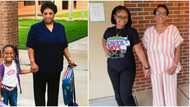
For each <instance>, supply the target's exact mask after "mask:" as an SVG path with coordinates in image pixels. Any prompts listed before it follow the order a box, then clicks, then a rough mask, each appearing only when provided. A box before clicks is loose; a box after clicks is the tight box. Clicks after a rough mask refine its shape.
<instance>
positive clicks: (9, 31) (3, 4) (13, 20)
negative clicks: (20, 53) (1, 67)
mask: <svg viewBox="0 0 190 107" xmlns="http://www.w3.org/2000/svg"><path fill="white" fill-rule="evenodd" d="M0 8H1V9H0V32H1V33H0V49H1V48H2V47H3V46H4V45H5V44H13V45H17V44H18V16H17V15H18V11H17V9H18V5H17V1H0Z"/></svg>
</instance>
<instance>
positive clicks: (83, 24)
mask: <svg viewBox="0 0 190 107" xmlns="http://www.w3.org/2000/svg"><path fill="white" fill-rule="evenodd" d="M39 21H41V20H34V19H19V48H20V49H26V46H25V45H26V39H27V34H28V31H29V28H30V26H31V25H32V24H34V23H37V22H39ZM56 21H57V22H59V23H61V24H63V25H64V26H65V30H66V35H67V39H68V42H73V41H76V40H78V39H80V38H83V37H86V36H87V35H88V21H87V20H75V21H65V20H56Z"/></svg>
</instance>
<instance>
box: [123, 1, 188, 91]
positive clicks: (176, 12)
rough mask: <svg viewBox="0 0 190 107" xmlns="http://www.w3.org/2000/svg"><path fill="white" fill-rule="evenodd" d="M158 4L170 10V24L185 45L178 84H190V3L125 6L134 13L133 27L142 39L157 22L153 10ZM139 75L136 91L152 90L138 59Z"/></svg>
mask: <svg viewBox="0 0 190 107" xmlns="http://www.w3.org/2000/svg"><path fill="white" fill-rule="evenodd" d="M158 4H166V5H167V6H168V8H169V12H170V14H169V20H168V22H169V23H170V24H174V25H176V26H177V27H178V29H179V31H180V33H181V35H182V37H183V38H184V43H183V44H182V47H181V57H180V58H181V64H182V71H181V73H180V74H179V75H178V84H185V83H189V63H188V62H189V57H188V55H189V38H188V37H189V31H188V30H189V16H188V13H189V7H188V6H189V3H188V1H182V2H179V1H165V2H164V1H160V2H158V1H156V2H155V1H125V2H124V5H125V6H126V7H127V8H129V10H130V11H131V13H132V20H133V26H134V27H135V28H136V29H137V30H138V32H139V34H140V37H142V36H143V33H144V31H145V29H146V28H147V27H149V26H151V25H153V24H154V23H155V22H154V20H153V10H154V8H155V7H156V6H157V5H158ZM136 60H137V75H136V80H135V85H134V89H136V90H137V91H138V90H144V89H146V88H148V89H149V88H151V85H150V80H145V79H144V75H143V72H142V70H141V68H142V65H141V64H140V62H139V60H138V59H137V57H136Z"/></svg>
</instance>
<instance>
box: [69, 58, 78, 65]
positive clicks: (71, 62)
mask: <svg viewBox="0 0 190 107" xmlns="http://www.w3.org/2000/svg"><path fill="white" fill-rule="evenodd" d="M68 63H69V65H70V66H71V67H76V66H77V64H76V63H75V62H74V60H73V59H70V60H69V61H68Z"/></svg>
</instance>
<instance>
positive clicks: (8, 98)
mask: <svg viewBox="0 0 190 107" xmlns="http://www.w3.org/2000/svg"><path fill="white" fill-rule="evenodd" d="M2 59H3V63H2V64H0V83H1V84H0V85H1V95H2V97H3V102H4V103H5V104H6V105H8V102H9V103H10V106H17V87H18V86H19V88H20V78H19V74H26V73H30V71H29V70H21V69H20V64H19V60H18V51H17V49H16V48H15V47H14V46H13V45H6V46H5V47H4V48H3V50H2ZM20 91H21V88H20Z"/></svg>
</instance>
